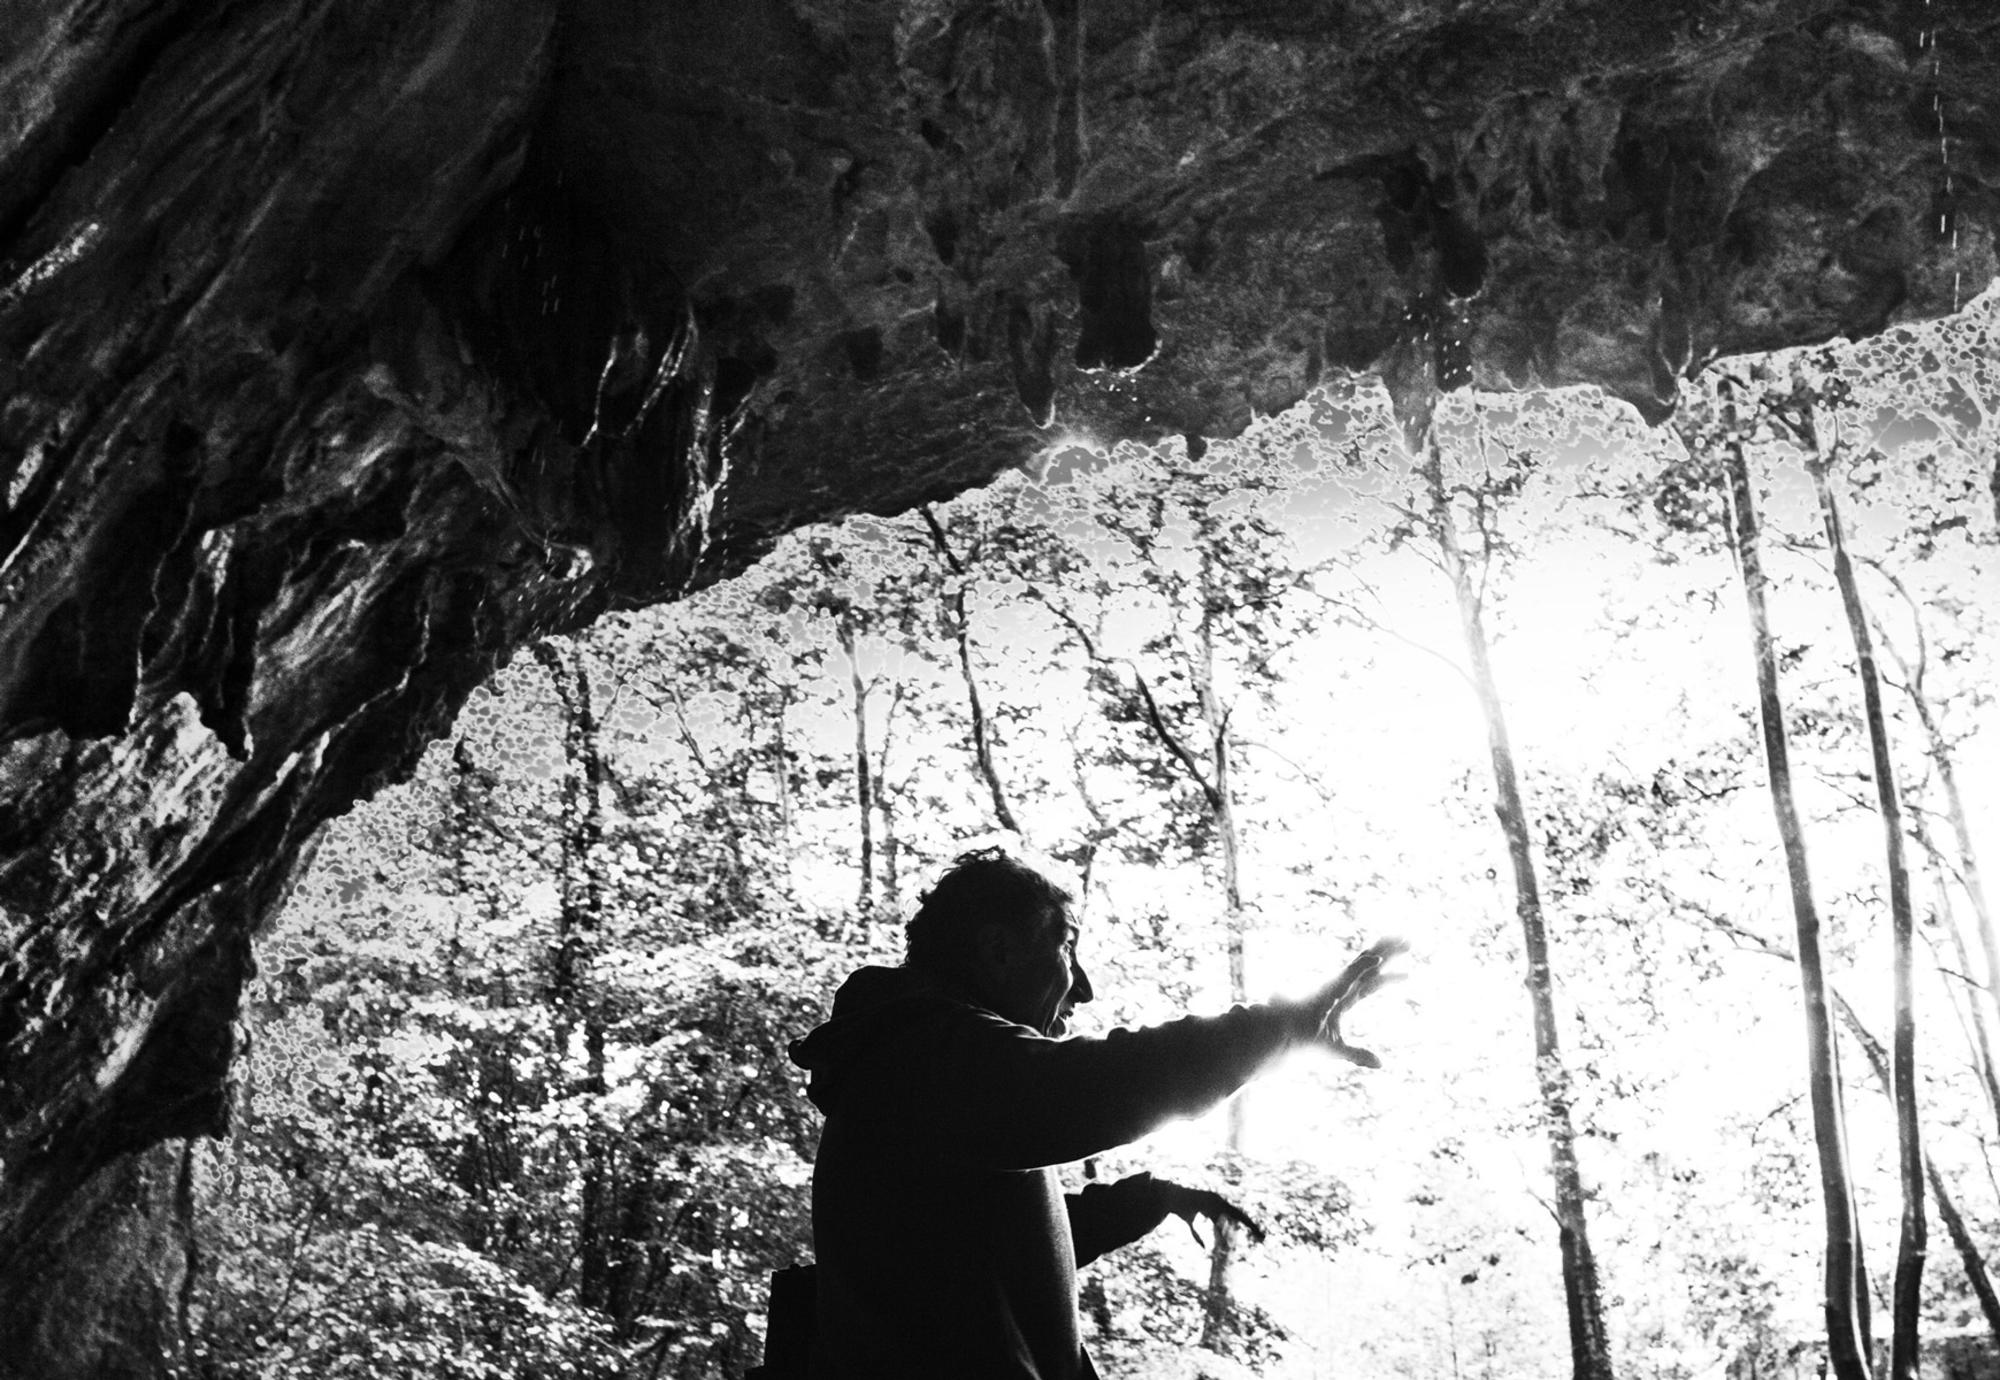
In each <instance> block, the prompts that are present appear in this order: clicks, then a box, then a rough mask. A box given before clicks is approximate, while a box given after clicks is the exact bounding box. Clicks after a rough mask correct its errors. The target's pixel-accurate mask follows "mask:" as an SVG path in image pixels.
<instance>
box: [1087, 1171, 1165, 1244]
mask: <svg viewBox="0 0 2000 1380" xmlns="http://www.w3.org/2000/svg"><path fill="white" fill-rule="evenodd" d="M1063 1205H1064V1206H1065V1207H1067V1208H1068V1209H1069V1231H1070V1236H1071V1237H1072V1238H1073V1239H1074V1240H1075V1242H1076V1263H1077V1264H1078V1265H1080V1266H1081V1265H1088V1264H1089V1263H1090V1262H1091V1261H1093V1260H1095V1259H1097V1257H1099V1256H1100V1255H1103V1254H1104V1253H1105V1252H1107V1251H1115V1250H1117V1249H1118V1248H1119V1247H1120V1246H1126V1245H1130V1244H1131V1243H1132V1242H1134V1241H1137V1240H1138V1239H1139V1238H1140V1237H1142V1236H1144V1235H1145V1234H1146V1233H1147V1232H1149V1231H1151V1230H1152V1229H1153V1228H1154V1227H1157V1226H1159V1225H1160V1223H1161V1222H1163V1221H1165V1220H1166V1217H1167V1194H1166V1192H1165V1185H1163V1184H1161V1183H1160V1182H1159V1181H1158V1180H1156V1179H1155V1178H1154V1177H1153V1176H1152V1175H1151V1174H1134V1175H1132V1176H1131V1177H1130V1178H1125V1179H1120V1180H1118V1181H1117V1182H1116V1183H1109V1184H1091V1185H1089V1186H1088V1187H1086V1188H1085V1189H1084V1190H1083V1192H1081V1193H1069V1194H1065V1195H1063Z"/></svg>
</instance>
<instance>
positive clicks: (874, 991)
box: [788, 968, 967, 1112]
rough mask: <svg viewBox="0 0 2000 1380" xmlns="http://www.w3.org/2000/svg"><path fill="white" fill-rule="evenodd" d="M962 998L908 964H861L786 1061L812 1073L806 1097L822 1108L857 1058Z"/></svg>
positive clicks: (834, 1095)
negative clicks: (830, 1010)
mask: <svg viewBox="0 0 2000 1380" xmlns="http://www.w3.org/2000/svg"><path fill="white" fill-rule="evenodd" d="M966 1004H967V1003H966V1001H965V999H964V998H963V997H961V996H958V995H957V994H956V993H954V992H953V991H952V990H951V989H950V988H949V987H947V986H945V985H944V984H943V983H941V982H939V981H938V980H937V979H936V978H934V977H931V976H930V975H929V974H926V973H920V972H917V971H915V970H913V969H910V968H862V969H859V970H857V971H856V972H854V973H853V974H851V975H850V976H849V977H848V979H847V981H845V982H843V983H841V984H840V990H839V991H838V992H836V993H835V994H834V997H833V1016H832V1018H831V1019H829V1020H828V1021H827V1022H826V1023H825V1024H824V1025H822V1026H820V1027H818V1028H817V1029H815V1030H813V1031H812V1032H811V1033H810V1034H808V1035H807V1036H806V1037H805V1038H804V1039H800V1040H794V1041H792V1043H791V1046H790V1048H789V1050H788V1053H789V1054H790V1055H791V1060H792V1062H793V1063H794V1064H797V1065H798V1066H799V1067H800V1068H802V1069H805V1070H806V1071H807V1072H808V1073H810V1074H811V1075H812V1081H811V1083H810V1084H808V1086H807V1088H806V1096H807V1097H809V1098H811V1099H812V1104H813V1105H814V1106H815V1107H818V1108H819V1109H820V1110H821V1111H822V1112H825V1111H830V1110H831V1109H832V1104H833V1103H834V1101H835V1100H836V1099H837V1098H838V1096H839V1091H840V1086H841V1083H842V1079H843V1076H844V1075H845V1073H846V1072H847V1071H848V1070H849V1069H850V1068H851V1067H852V1066H853V1065H854V1064H855V1062H856V1061H857V1060H859V1059H861V1058H864V1057H865V1056H867V1055H868V1054H869V1053H870V1052H871V1051H873V1050H874V1049H876V1048H877V1047H879V1046H880V1045H881V1044H882V1043H883V1042H884V1041H886V1040H890V1039H893V1038H895V1037H896V1036H898V1035H899V1034H901V1033H903V1032H905V1031H907V1029H908V1027H909V1025H910V1024H911V1022H913V1021H917V1020H920V1019H922V1017H923V1016H924V1015H925V1014H927V1013H930V1012H935V1011H937V1010H938V1009H939V1008H940V1007H943V1006H962V1005H966Z"/></svg>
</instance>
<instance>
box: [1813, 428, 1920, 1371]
mask: <svg viewBox="0 0 2000 1380" xmlns="http://www.w3.org/2000/svg"><path fill="white" fill-rule="evenodd" d="M1806 466H1807V468H1808V469H1809V470H1811V472H1812V478H1813V488H1814V490H1815V492H1816V493H1817V494H1818V496H1819V511H1820V519H1821V521H1822V523H1823V524H1824V525H1825V527H1826V541H1827V547H1828V549H1829V550H1830V551H1831V552H1832V554H1833V578H1834V582H1835V583H1836V584H1837V585H1838V586H1839V587H1840V602H1841V606H1842V608H1843V609H1845V610H1846V613H1847V629H1848V633H1849V635H1850V636H1851V637H1852V638H1853V640H1854V661H1855V671H1856V673H1857V674H1858V675H1859V677H1860V679H1861V703H1862V710H1863V713H1864V714H1865V716H1866V718H1867V723H1868V747H1869V753H1870V755H1871V758H1872V760H1873V764H1874V771H1875V798H1876V801H1877V804H1878V808H1879V809H1880V811H1881V815H1882V833H1883V837H1884V839H1885V840H1886V844H1887V864H1886V865H1887V870H1888V875H1889V920H1890V926H1891V930H1892V932H1893V935H1894V940H1893V942H1894V957H1893V967H1894V972H1895V977H1894V984H1895V1003H1896V1004H1895V1017H1894V1021H1893V1026H1892V1029H1891V1032H1890V1065H1891V1071H1892V1073H1893V1075H1894V1078H1893V1082H1892V1089H1891V1094H1890V1095H1891V1096H1892V1097H1893V1098H1894V1100H1895V1103H1896V1148H1897V1165H1898V1178H1899V1180H1900V1182H1901V1187H1902V1198H1903V1210H1902V1220H1901V1223H1900V1226H1899V1229H1898V1232H1897V1238H1896V1284H1895V1290H1894V1293H1893V1294H1892V1296H1891V1298H1892V1303H1891V1307H1890V1319H1891V1332H1890V1338H1891V1340H1890V1359H1889V1373H1890V1375H1891V1376H1893V1377H1894V1380H1917V1328H1918V1323H1919V1317H1918V1310H1919V1306H1920V1305H1921V1303H1922V1301H1923V1276H1924V1251H1925V1246H1926V1235H1927V1234H1926V1231H1925V1227H1924V1151H1923V1136H1922V1130H1921V1128H1920V1127H1919V1125H1918V1122H1917V1081H1916V1074H1917V1065H1916V1008H1915V998H1914V994H1913V992H1912V988H1911V962H1912V959H1911V952H1910V949H1911V942H1912V938H1913V934H1914V929H1915V926H1914V923H1913V921H1912V917H1911V910H1910V870H1909V866H1908V864H1907V863H1906V862H1905V860H1904V857H1903V807H1902V801H1901V800H1900V799H1899V798H1898V794H1897V789H1896V764H1895V759H1894V757H1893V755H1892V754H1891V752H1890V748H1889V725H1888V721H1887V719H1886V717H1885V716H1884V715H1883V712H1882V680H1881V677H1880V676H1879V675H1878V674H1877V673H1876V670H1875V648H1874V644H1873V641H1872V639H1871V638H1870V637H1869V635H1868V613H1867V610H1866V609H1865V608H1863V607H1862V603H1861V591H1860V589H1859V587H1858V586H1857V585H1856V583H1855V580H1854V563H1853V562H1852V561H1851V560H1849V559H1848V556H1847V534H1846V532H1845V531H1844V530H1843V527H1842V524H1841V520H1840V505H1839V503H1838V502H1837V501H1836V499H1835V498H1834V494H1833V485H1832V484H1831V483H1830V482H1829V481H1828V478H1827V472H1826V469H1827V466H1826V456H1825V453H1824V451H1823V450H1822V449H1821V447H1820V445H1819V438H1818V435H1817V431H1816V429H1815V431H1814V434H1813V435H1812V437H1811V438H1810V448H1809V450H1808V452H1807V459H1806Z"/></svg>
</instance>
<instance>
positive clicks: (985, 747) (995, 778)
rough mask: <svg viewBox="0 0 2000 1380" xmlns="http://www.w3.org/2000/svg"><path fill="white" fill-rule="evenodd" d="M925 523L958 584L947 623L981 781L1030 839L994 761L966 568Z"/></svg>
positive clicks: (1000, 811) (1016, 830) (999, 811)
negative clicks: (974, 645) (974, 657)
mask: <svg viewBox="0 0 2000 1380" xmlns="http://www.w3.org/2000/svg"><path fill="white" fill-rule="evenodd" d="M923 513H924V523H925V525H926V526H928V527H929V528H930V533H931V544H932V545H933V546H934V547H936V548H937V553H938V559H940V560H941V561H943V562H944V565H945V569H946V570H948V571H950V572H951V574H952V576H953V577H954V578H955V579H956V580H957V582H958V583H957V584H956V585H955V586H953V585H952V584H950V583H949V582H948V583H947V585H946V589H945V593H944V595H943V600H944V609H945V621H946V622H947V623H948V624H949V625H950V627H951V634H952V639H953V640H954V641H955V642H956V643H957V644H958V673H959V677H960V679H962V680H963V681H964V683H965V702H966V710H967V712H968V713H969V714H970V715H971V718H972V760H973V763H974V765H975V766H977V767H978V769H979V777H980V780H982V781H984V782H985V783H986V791H987V794H988V795H989V796H991V797H992V800H993V818H994V819H995V820H996V821H997V822H998V823H999V825H1000V827H1001V828H1002V829H1005V830H1007V831H1008V832H1009V833H1012V834H1017V835H1020V836H1021V837H1022V838H1024V839H1025V838H1026V837H1027V835H1026V834H1025V833H1024V832H1023V831H1022V829H1021V823H1020V821H1019V820H1018V819H1017V818H1016V817H1015V815H1014V809H1013V806H1012V805H1011V804H1009V802H1008V800H1007V791H1006V788H1005V787H1004V786H1003V785H1002V784H1001V781H1000V768H999V766H998V765H997V764H996V763H995V762H994V760H993V730H992V726H991V725H990V724H988V723H987V720H986V707H985V705H984V704H983V703H982V702H981V701H980V698H979V677H978V676H977V675H975V674H974V673H973V669H972V629H971V620H970V619H968V618H967V616H966V612H965V585H964V577H965V564H964V562H962V561H961V560H959V558H958V553H957V552H955V551H953V550H952V549H951V542H950V541H949V540H948V539H947V538H946V536H945V531H944V527H943V525H942V524H940V523H939V522H938V520H937V518H936V516H935V515H934V514H933V513H932V512H931V510H930V509H929V508H925V509H924V510H923Z"/></svg>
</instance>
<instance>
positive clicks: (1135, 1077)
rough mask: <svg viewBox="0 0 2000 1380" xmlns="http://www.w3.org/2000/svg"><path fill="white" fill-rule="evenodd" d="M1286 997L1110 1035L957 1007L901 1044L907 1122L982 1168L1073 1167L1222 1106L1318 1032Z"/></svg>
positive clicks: (955, 1157) (893, 1075)
mask: <svg viewBox="0 0 2000 1380" xmlns="http://www.w3.org/2000/svg"><path fill="white" fill-rule="evenodd" d="M1300 1010H1301V1008H1297V1007H1293V1006H1291V1005H1289V1004H1285V1003H1271V1004H1267V1005H1261V1006H1238V1007H1235V1008H1233V1009H1232V1010H1230V1011H1229V1012H1227V1013H1225V1014H1224V1015H1221V1016H1210V1017H1196V1016H1189V1017H1185V1018H1183V1019H1181V1020H1178V1021H1170V1022H1168V1023H1167V1024H1165V1025H1156V1026H1148V1027H1146V1028H1144V1029H1141V1030H1114V1031H1112V1032H1111V1033H1110V1034H1109V1035H1106V1036H1104V1037H1103V1038H1102V1039H1083V1038H1077V1039H1068V1040H1051V1039H1048V1038H1046V1037H1044V1036H1042V1035H1040V1034H1037V1033H1036V1032H1035V1031H1033V1030H1030V1029H1028V1028H1027V1027H1026V1026H1022V1025H1016V1024H1014V1023H1013V1022H1011V1021H1008V1020H1004V1019H1002V1018H1001V1017H999V1016H996V1015H994V1014H992V1013H991V1012H988V1011H982V1010H980V1009H978V1008H976V1007H969V1006H956V1007H954V1008H952V1009H951V1010H950V1011H948V1012H940V1013H938V1014H937V1015H936V1017H935V1018H934V1019H932V1020H930V1021H927V1022H925V1023H924V1026H925V1028H924V1029H923V1030H921V1031H912V1032H910V1034H911V1035H912V1036H914V1038H912V1039H909V1040H906V1041H903V1042H900V1044H901V1048H900V1050H899V1052H900V1054H901V1056H902V1057H901V1058H899V1059H897V1060H896V1061H894V1069H893V1071H890V1072H888V1077H889V1078H890V1080H891V1081H892V1082H894V1083H896V1084H899V1085H900V1086H898V1087H897V1088H896V1089H895V1090H894V1092H893V1093H892V1094H891V1095H892V1097H894V1098H895V1099H896V1100H899V1101H902V1102H903V1103H904V1106H903V1108H902V1109H901V1116H900V1118H899V1119H901V1120H903V1121H904V1124H906V1125H907V1126H909V1127H910V1129H911V1130H912V1132H913V1133H914V1134H915V1135H916V1136H917V1137H918V1138H919V1139H920V1140H921V1141H922V1142H923V1143H924V1144H925V1145H926V1147H927V1148H928V1149H929V1150H930V1151H931V1152H932V1153H935V1154H937V1155H939V1156H941V1157H943V1158H945V1159H947V1160H949V1161H952V1162H955V1163H959V1164H965V1165H968V1166H971V1167H976V1168H983V1169H1003V1170H1004V1169H1039V1168H1043V1167H1046V1166H1049V1165H1056V1164H1067V1163H1069V1162H1071V1161H1073V1160H1080V1159H1083V1158H1084V1157H1086V1156H1088V1155H1095V1154H1099V1153H1101V1152H1103V1151H1105V1150H1109V1149H1111V1148H1113V1147H1114V1146H1119V1145H1125V1144H1128V1143H1129V1142H1131V1141H1134V1140H1137V1139H1138V1138H1139V1137H1140V1136H1143V1135H1145V1134H1146V1133H1147V1132H1149V1131H1151V1130H1152V1129H1153V1128H1154V1127H1156V1126H1158V1125H1160V1124H1161V1123H1162V1122H1164V1121H1166V1120H1168V1119H1169V1118H1171V1117H1176V1116H1193V1115H1195V1114H1197V1113H1199V1112H1202V1111H1205V1110H1207V1109H1208V1108H1209V1107H1212V1106H1214V1105H1215V1104H1216V1103H1217V1102H1220V1101H1222V1100H1223V1099H1224V1098H1226V1097H1228V1096H1229V1095H1230V1094H1231V1093H1233V1092H1235V1091H1236V1090H1237V1089H1238V1088H1240V1087H1242V1086H1243V1085H1244V1084H1245V1083H1247V1082H1248V1081H1250V1079H1251V1078H1252V1077H1254V1076H1255V1075H1256V1074H1257V1072H1258V1071H1259V1070H1261V1069H1262V1068H1264V1066H1265V1065H1267V1064H1268V1063H1270V1062H1271V1061H1272V1060H1273V1059H1274V1058H1276V1057H1277V1056H1278V1055H1279V1054H1281V1053H1283V1052H1284V1051H1285V1050H1287V1049H1290V1048H1292V1047H1293V1046H1295V1045H1297V1044H1301V1043H1305V1042H1307V1041H1309V1040H1310V1039H1311V1030H1312V1022H1311V1021H1310V1020H1305V1019H1302V1018H1301V1016H1300Z"/></svg>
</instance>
